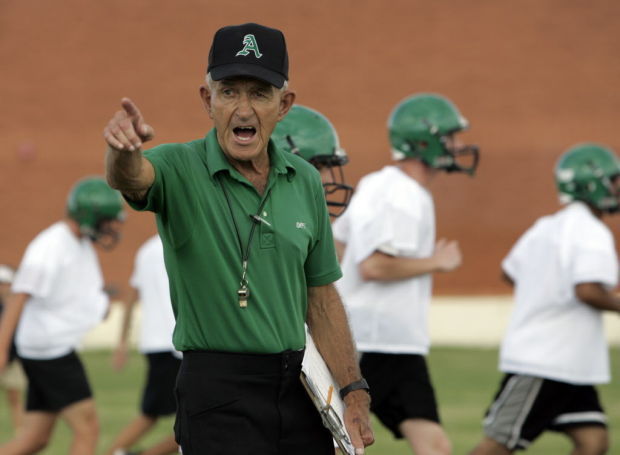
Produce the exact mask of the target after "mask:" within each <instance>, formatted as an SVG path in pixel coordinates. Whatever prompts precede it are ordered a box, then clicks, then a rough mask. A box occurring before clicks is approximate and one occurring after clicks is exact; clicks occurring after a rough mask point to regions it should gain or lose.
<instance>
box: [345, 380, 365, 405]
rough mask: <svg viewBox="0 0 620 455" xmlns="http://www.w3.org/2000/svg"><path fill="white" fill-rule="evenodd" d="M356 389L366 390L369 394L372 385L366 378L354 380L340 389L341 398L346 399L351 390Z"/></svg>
mask: <svg viewBox="0 0 620 455" xmlns="http://www.w3.org/2000/svg"><path fill="white" fill-rule="evenodd" d="M356 390H364V391H365V392H366V393H367V394H368V395H370V387H369V386H368V383H367V382H366V379H364V378H361V379H359V380H357V381H353V382H352V383H350V384H347V385H346V386H344V387H343V388H342V389H340V398H341V399H343V400H344V398H345V397H346V396H347V395H348V394H349V393H351V392H354V391H356Z"/></svg>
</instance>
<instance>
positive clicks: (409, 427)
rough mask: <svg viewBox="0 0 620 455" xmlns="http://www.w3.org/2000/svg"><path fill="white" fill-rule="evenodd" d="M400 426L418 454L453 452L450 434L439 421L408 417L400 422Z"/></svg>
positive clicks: (429, 454)
mask: <svg viewBox="0 0 620 455" xmlns="http://www.w3.org/2000/svg"><path fill="white" fill-rule="evenodd" d="M399 428H400V432H401V433H402V434H403V436H404V437H405V439H407V441H408V442H409V445H410V446H411V448H412V449H413V453H415V454H416V455H448V454H451V453H452V444H451V442H450V440H449V439H448V435H447V434H446V432H445V431H444V429H443V428H442V427H441V425H439V424H438V423H437V422H433V421H430V420H426V419H407V420H405V421H403V422H402V423H401V424H400V426H399Z"/></svg>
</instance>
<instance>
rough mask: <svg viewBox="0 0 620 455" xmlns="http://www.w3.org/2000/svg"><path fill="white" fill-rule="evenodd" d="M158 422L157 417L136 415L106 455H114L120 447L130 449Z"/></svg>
mask: <svg viewBox="0 0 620 455" xmlns="http://www.w3.org/2000/svg"><path fill="white" fill-rule="evenodd" d="M156 422H157V417H151V416H147V415H143V414H141V415H139V416H137V417H135V418H134V419H133V420H132V421H131V422H129V424H128V425H126V426H125V427H124V428H123V429H122V430H121V432H120V433H119V434H118V436H116V438H115V439H114V442H113V443H112V446H111V447H110V448H109V449H108V451H107V452H106V455H113V454H114V452H115V451H116V450H118V449H129V448H130V447H132V446H133V445H134V444H135V443H136V442H137V441H138V440H139V439H140V438H141V437H142V436H144V435H145V434H146V433H147V432H148V431H149V430H150V429H151V428H153V426H154V425H155V423H156Z"/></svg>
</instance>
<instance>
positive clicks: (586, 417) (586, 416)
mask: <svg viewBox="0 0 620 455" xmlns="http://www.w3.org/2000/svg"><path fill="white" fill-rule="evenodd" d="M579 422H600V423H607V417H606V416H605V414H603V413H602V412H597V411H590V412H571V413H569V414H562V415H559V416H558V417H556V418H555V419H554V420H553V424H554V425H562V424H565V423H579Z"/></svg>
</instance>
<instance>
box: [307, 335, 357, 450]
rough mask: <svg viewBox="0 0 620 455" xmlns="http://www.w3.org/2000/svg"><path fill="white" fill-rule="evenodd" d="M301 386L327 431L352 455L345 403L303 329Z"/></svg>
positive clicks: (310, 338)
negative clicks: (345, 418)
mask: <svg viewBox="0 0 620 455" xmlns="http://www.w3.org/2000/svg"><path fill="white" fill-rule="evenodd" d="M300 379H301V383H302V384H303V385H304V388H305V389H306V392H308V395H309V396H310V398H311V399H312V403H313V404H314V406H315V407H316V409H317V411H319V414H320V415H321V420H323V425H324V426H325V428H327V429H328V430H329V431H330V432H331V434H332V437H333V438H334V441H336V444H338V447H339V448H340V450H341V451H342V453H343V454H345V455H355V448H354V447H353V444H352V443H351V438H350V437H349V433H347V430H346V428H345V426H344V408H345V406H344V402H343V401H342V399H341V398H340V395H339V390H340V389H339V387H338V384H337V383H336V381H334V378H333V377H332V375H331V373H330V371H329V369H328V368H327V365H326V364H325V361H324V360H323V357H322V356H321V354H320V353H319V351H318V349H317V348H316V345H315V344H314V341H313V340H312V337H311V336H310V333H309V332H308V328H307V327H306V352H305V354H304V359H303V362H302V364H301V374H300Z"/></svg>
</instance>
